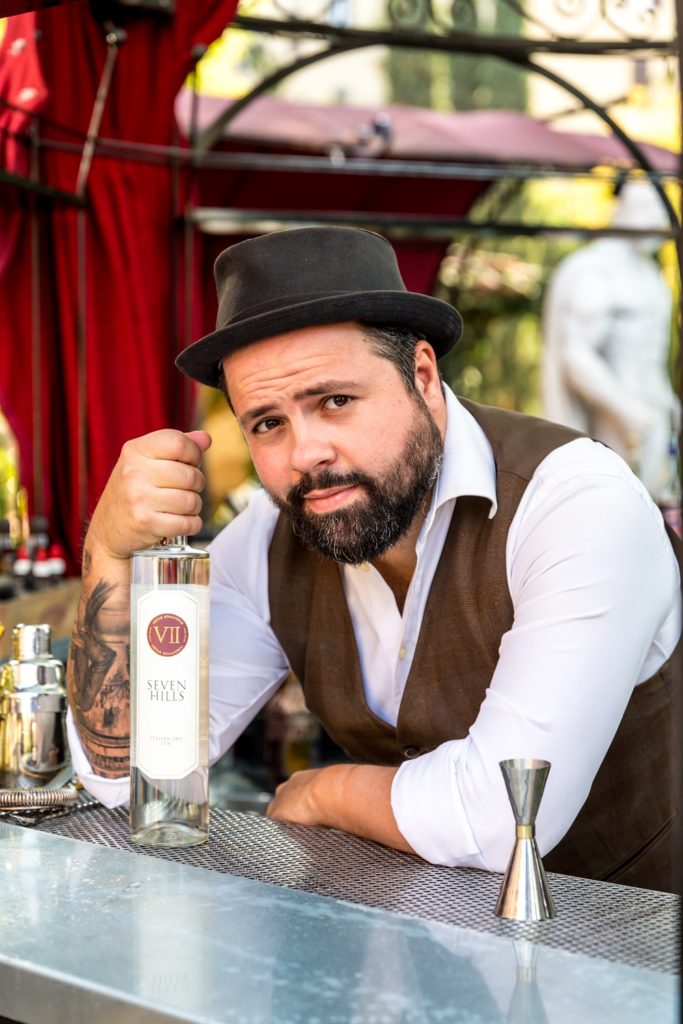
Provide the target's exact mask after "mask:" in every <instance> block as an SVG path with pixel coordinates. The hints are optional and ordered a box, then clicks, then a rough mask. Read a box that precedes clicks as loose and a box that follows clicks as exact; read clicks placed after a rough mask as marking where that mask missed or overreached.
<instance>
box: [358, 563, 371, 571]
mask: <svg viewBox="0 0 683 1024" xmlns="http://www.w3.org/2000/svg"><path fill="white" fill-rule="evenodd" d="M358 568H359V569H360V571H361V572H370V565H369V563H368V562H361V563H360V565H359V566H358Z"/></svg>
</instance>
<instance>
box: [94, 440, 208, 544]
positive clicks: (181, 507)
mask: <svg viewBox="0 0 683 1024" xmlns="http://www.w3.org/2000/svg"><path fill="white" fill-rule="evenodd" d="M210 444H211V438H210V437H209V435H208V434H207V433H206V432H205V431H203V430H192V431H190V432H189V433H187V434H183V433H182V432H181V431H179V430H157V431H155V432H154V433H153V434H146V435H145V436H144V437H139V438H136V439H135V440H134V441H127V442H126V444H124V446H123V448H122V449H121V455H120V457H119V460H118V462H117V463H116V466H115V467H114V469H113V471H112V474H111V476H110V477H109V480H108V482H107V486H106V487H105V489H104V491H103V492H102V496H101V498H100V500H99V502H98V505H97V508H96V509H95V512H94V514H93V517H92V520H91V523H90V528H89V530H88V546H89V547H91V548H92V549H93V553H94V550H97V552H98V554H99V555H100V556H101V557H105V558H119V559H121V558H128V557H129V556H130V554H131V553H132V552H133V551H136V550H138V549H139V548H146V547H149V546H150V545H151V544H154V543H155V542H156V541H158V540H159V538H160V537H174V536H178V535H182V536H186V535H187V536H191V535H192V534H194V533H197V531H198V530H199V529H200V528H201V525H202V523H201V519H200V516H199V513H200V511H201V507H202V502H201V498H200V496H199V495H200V492H201V491H202V490H203V488H204V476H203V474H202V472H201V470H200V469H199V463H200V460H201V457H202V454H203V452H205V451H206V450H207V448H208V447H209V446H210Z"/></svg>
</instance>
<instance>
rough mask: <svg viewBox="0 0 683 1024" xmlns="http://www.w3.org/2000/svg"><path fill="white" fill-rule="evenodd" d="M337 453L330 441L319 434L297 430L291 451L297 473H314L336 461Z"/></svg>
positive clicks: (292, 463) (292, 461) (292, 462)
mask: <svg viewBox="0 0 683 1024" xmlns="http://www.w3.org/2000/svg"><path fill="white" fill-rule="evenodd" d="M335 457H336V453H335V450H334V448H333V447H332V445H331V444H330V443H329V441H326V440H325V438H323V437H320V436H319V435H315V434H311V433H308V432H304V431H299V432H297V436H296V437H295V438H294V443H293V445H292V451H291V457H290V461H291V465H292V469H293V470H295V472H297V473H302V474H303V473H313V472H315V470H316V469H321V468H322V467H324V466H329V465H331V463H333V462H334V460H335Z"/></svg>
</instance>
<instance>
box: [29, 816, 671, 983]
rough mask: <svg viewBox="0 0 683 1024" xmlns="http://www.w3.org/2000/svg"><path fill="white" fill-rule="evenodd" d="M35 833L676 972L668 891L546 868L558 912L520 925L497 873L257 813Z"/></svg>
mask: <svg viewBox="0 0 683 1024" xmlns="http://www.w3.org/2000/svg"><path fill="white" fill-rule="evenodd" d="M40 829H41V831H45V832H50V833H52V834H55V835H62V836H68V837H70V838H72V839H81V840H84V841H85V842H89V843H99V844H102V845H104V846H108V847H113V848H117V849H122V850H130V851H132V852H134V853H137V854H142V855H145V856H151V857H161V858H162V859H165V860H171V861H176V862H179V863H182V864H190V865H194V866H195V867H201V868H208V869H210V870H212V871H220V872H226V873H229V874H233V875H238V876H241V877H243V878H252V879H255V880H256V881H260V882H269V883H272V884H274V885H281V886H286V887H287V888H290V889H300V890H302V891H304V892H309V893H315V894H316V895H319V896H331V897H334V898H336V899H341V900H346V901H348V902H350V903H359V904H362V905H364V906H369V907H378V908H380V909H382V910H389V911H393V912H394V913H399V914H406V915H409V916H411V917H416V918H422V919H426V920H431V921H441V922H444V923H447V924H455V925H459V926H461V927H463V928H472V929H474V930H476V931H479V932H487V933H490V934H494V935H501V936H506V937H509V938H515V939H516V938H520V939H521V938H525V939H531V940H533V941H534V942H536V943H540V944H541V945H545V946H552V947H555V948H558V949H564V950H567V951H568V952H574V953H582V954H584V955H587V956H593V957H601V958H603V959H606V960H611V961H614V962H619V963H623V964H629V965H631V966H634V967H643V968H648V969H650V970H655V971H663V972H667V973H676V972H677V971H678V968H679V955H678V921H679V900H678V898H677V897H675V896H671V895H668V894H665V893H655V892H651V891H649V890H646V889H635V888H632V887H628V886H620V885H612V884H609V883H605V882H591V881H586V880H585V879H579V878H570V877H568V876H565V875H555V874H550V875H549V882H550V888H551V891H552V894H553V897H554V899H555V903H556V906H557V918H556V919H555V920H553V921H543V922H539V923H537V924H520V923H517V922H510V921H502V920H499V919H497V918H496V917H495V916H494V913H493V911H494V908H495V904H496V899H497V896H498V891H499V888H500V883H501V876H500V875H495V874H489V873H488V872H484V871H474V870H471V869H466V868H444V867H437V866H434V865H430V864H426V863H424V862H423V861H420V860H418V859H417V858H415V857H410V856H408V855H407V854H403V853H399V852H398V851H395V850H389V849H387V848H385V847H383V846H378V845H377V844H375V843H371V842H367V841H366V840H363V839H358V838H356V837H354V836H349V835H346V834H344V833H341V832H336V831H333V830H330V829H322V828H303V827H302V826H297V825H287V824H283V823H282V822H276V821H271V820H270V819H268V818H262V817H260V816H258V815H256V814H241V813H238V812H233V811H225V810H219V809H215V808H214V809H213V810H212V811H211V831H210V837H209V842H208V843H207V844H206V845H204V846H199V847H194V848H192V849H185V850H157V849H152V848H150V847H145V848H142V847H133V846H132V845H131V843H130V842H129V839H128V815H127V812H126V810H124V809H122V808H119V809H116V810H106V809H105V808H103V807H100V806H99V805H98V806H85V807H83V808H82V809H77V810H75V811H73V812H72V813H71V814H69V815H65V816H63V817H60V818H55V819H52V820H49V821H45V822H43V823H42V824H41V825H40Z"/></svg>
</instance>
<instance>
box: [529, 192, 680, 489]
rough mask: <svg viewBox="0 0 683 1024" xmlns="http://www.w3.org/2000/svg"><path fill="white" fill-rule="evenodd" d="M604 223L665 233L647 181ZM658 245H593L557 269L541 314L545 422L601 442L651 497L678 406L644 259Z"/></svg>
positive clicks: (663, 318)
mask: <svg viewBox="0 0 683 1024" xmlns="http://www.w3.org/2000/svg"><path fill="white" fill-rule="evenodd" d="M612 224H613V225H614V226H618V227H626V228H654V229H664V228H667V227H669V226H670V222H669V218H668V216H667V213H666V210H665V209H664V206H663V204H662V201H661V199H660V197H659V195H658V193H657V192H656V190H655V189H654V188H653V187H652V185H650V184H649V183H648V182H629V183H627V184H626V185H625V186H624V188H623V189H622V191H621V192H620V194H619V198H618V200H617V205H616V208H615V213H614V216H613V218H612ZM660 244H661V240H660V239H658V238H657V237H656V236H645V235H643V236H641V237H639V238H600V239H597V240H596V241H594V242H590V243H589V244H588V245H586V246H584V247H583V248H581V249H578V250H577V251H576V252H574V253H572V254H571V255H570V256H568V257H567V258H566V259H564V260H563V261H562V262H561V263H560V264H559V266H558V267H557V268H556V270H555V272H554V273H553V276H552V278H551V280H550V284H549V286H548V290H547V292H546V296H545V302H544V310H543V337H544V366H543V400H544V414H545V416H546V417H547V418H548V419H550V420H555V421H557V422H558V423H564V424H566V425H567V426H571V427H575V428H577V429H579V430H582V431H584V432H585V433H587V434H589V435H590V436H591V437H594V438H596V439H597V440H600V441H604V442H605V444H608V445H609V446H610V447H611V448H613V449H614V450H615V451H617V452H619V454H620V455H622V456H623V457H624V458H625V459H626V460H627V461H628V462H629V464H630V465H631V467H632V468H633V470H634V471H635V472H636V473H637V475H638V476H639V477H640V479H641V480H642V481H643V483H644V484H645V486H646V487H647V489H648V490H649V491H650V493H651V494H652V495H653V497H655V498H657V497H658V495H659V493H660V492H661V490H662V488H663V487H664V486H665V485H666V481H667V476H668V474H669V473H670V469H669V463H668V447H669V439H670V436H671V431H672V429H674V428H677V426H678V423H679V421H680V403H679V400H678V398H677V396H676V394H675V392H674V390H673V388H672V385H671V381H670V379H669V375H668V372H667V359H668V353H669V344H670V338H671V312H672V296H671V291H670V289H669V286H668V285H667V283H666V280H665V278H664V276H663V274H662V272H661V270H660V269H659V267H658V265H657V264H656V262H655V261H654V260H653V259H652V255H653V254H654V253H655V252H656V250H657V248H658V246H659V245H660Z"/></svg>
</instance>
